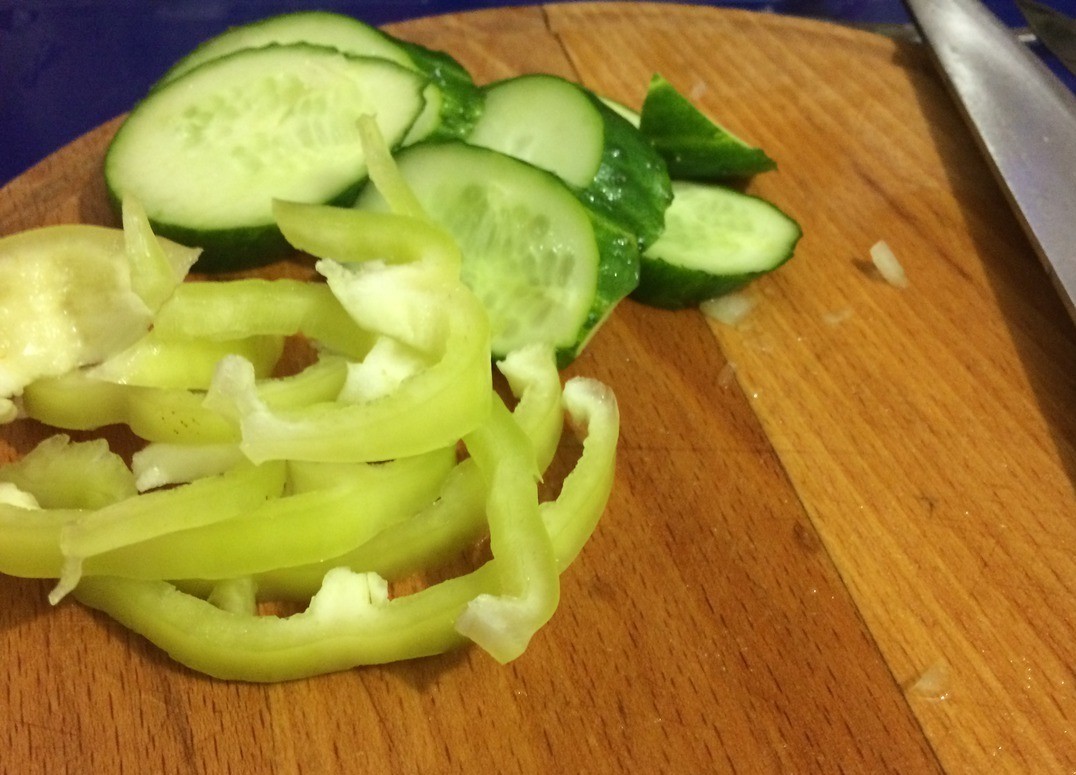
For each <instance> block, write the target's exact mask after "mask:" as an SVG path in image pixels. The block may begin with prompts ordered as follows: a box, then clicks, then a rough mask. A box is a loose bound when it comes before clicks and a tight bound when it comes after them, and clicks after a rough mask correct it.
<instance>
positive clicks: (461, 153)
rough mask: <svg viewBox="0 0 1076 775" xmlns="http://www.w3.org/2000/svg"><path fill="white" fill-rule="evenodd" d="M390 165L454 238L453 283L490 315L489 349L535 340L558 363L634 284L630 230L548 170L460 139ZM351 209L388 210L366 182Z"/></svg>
mask: <svg viewBox="0 0 1076 775" xmlns="http://www.w3.org/2000/svg"><path fill="white" fill-rule="evenodd" d="M396 162H397V164H398V167H399V170H400V174H401V175H402V176H403V178H404V179H405V180H406V182H407V184H408V185H409V186H410V187H411V188H412V190H413V191H414V193H415V195H416V197H417V198H418V200H419V202H420V203H421V205H422V207H423V208H424V209H425V210H426V212H427V214H428V215H429V216H430V217H431V218H432V219H433V220H434V221H436V222H437V223H439V224H441V225H442V226H443V227H444V228H445V229H447V230H448V231H449V232H450V233H451V234H452V235H453V236H454V237H455V238H456V240H457V241H458V242H459V244H460V247H461V249H462V252H463V267H462V272H461V275H462V278H463V281H464V282H465V283H466V284H467V285H468V286H469V287H470V288H471V290H472V291H474V293H475V295H477V296H478V298H479V299H480V300H481V301H482V303H483V305H484V306H485V308H486V311H487V312H488V313H489V316H490V323H491V328H492V336H493V342H492V348H493V355H494V356H496V357H503V356H505V355H507V354H508V353H509V352H511V351H512V350H515V349H517V348H519V347H521V346H522V345H524V344H530V343H534V342H541V343H545V344H548V345H551V346H553V347H554V348H556V350H557V353H558V362H559V364H560V365H561V366H564V365H567V363H569V362H570V361H571V360H572V359H573V358H574V357H575V356H576V355H577V354H578V353H579V351H580V350H581V349H582V347H583V346H584V345H585V343H586V342H587V340H588V339H589V337H590V336H591V335H592V334H593V333H594V331H595V330H596V329H597V327H598V326H599V324H600V323H601V322H602V321H603V320H604V319H605V317H606V315H607V314H608V313H609V312H610V311H611V310H612V308H613V307H614V306H615V304H616V303H617V302H619V301H620V300H621V299H622V298H624V297H625V296H626V295H627V294H628V293H629V292H630V291H631V289H632V288H634V287H635V285H636V283H637V281H638V253H637V248H636V243H635V239H634V237H633V236H632V235H631V234H629V233H627V232H624V231H621V230H619V229H616V228H615V227H612V226H610V225H609V224H608V223H606V222H604V221H603V220H602V219H600V218H597V217H595V216H594V214H593V213H592V212H591V211H590V210H589V209H588V208H587V207H586V206H585V205H584V204H583V203H582V202H580V200H579V199H578V197H577V196H576V195H575V194H574V193H573V192H572V191H571V189H570V188H569V187H568V186H567V184H565V183H564V182H563V181H562V180H560V179H559V178H557V177H556V176H555V175H552V174H551V173H549V172H547V171H545V170H542V169H539V168H538V167H535V166H533V165H531V164H528V163H526V162H524V161H521V160H518V159H515V158H513V157H510V156H507V155H505V154H502V153H499V152H497V151H493V150H490V149H486V148H480V147H477V146H472V145H468V144H465V143H462V142H441V143H421V144H419V145H415V146H412V147H410V148H406V149H404V150H403V151H401V152H400V153H399V154H397V156H396ZM356 206H357V207H359V208H362V209H369V210H378V211H384V210H387V209H388V206H387V204H386V202H385V201H384V199H383V198H382V197H381V195H380V193H379V192H378V191H377V190H376V189H375V188H374V187H372V186H369V187H367V189H366V190H364V191H363V194H362V195H361V196H360V197H359V200H358V202H357V203H356Z"/></svg>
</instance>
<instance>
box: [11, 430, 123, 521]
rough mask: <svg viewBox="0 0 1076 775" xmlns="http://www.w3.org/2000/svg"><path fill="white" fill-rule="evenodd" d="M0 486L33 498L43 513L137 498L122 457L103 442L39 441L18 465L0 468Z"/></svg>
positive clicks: (56, 438) (62, 437)
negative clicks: (2, 483)
mask: <svg viewBox="0 0 1076 775" xmlns="http://www.w3.org/2000/svg"><path fill="white" fill-rule="evenodd" d="M0 482H10V483H12V484H14V485H15V486H16V487H18V488H19V489H20V490H22V491H23V492H27V493H30V494H31V495H33V496H34V499H35V501H36V502H37V504H38V505H39V506H40V507H41V508H43V509H53V508H63V509H97V508H101V507H102V506H107V505H108V504H110V503H115V502H116V501H119V500H123V499H124V498H130V497H132V496H134V495H136V494H137V490H136V488H135V479H134V477H133V476H132V475H131V471H130V469H128V468H127V464H126V463H124V462H123V458H121V457H120V456H119V455H117V454H116V453H115V452H112V451H111V450H110V449H109V447H108V442H107V441H105V440H104V439H95V440H93V441H77V442H73V441H71V439H70V437H68V436H66V435H64V434H56V435H53V436H49V437H48V438H46V439H44V440H43V441H42V442H41V443H40V444H38V445H37V446H36V447H34V448H33V449H32V450H30V451H29V452H27V453H26V454H25V455H23V456H22V457H21V458H19V459H18V460H16V461H14V462H12V463H8V464H7V465H4V466H0Z"/></svg>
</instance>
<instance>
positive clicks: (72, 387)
mask: <svg viewBox="0 0 1076 775" xmlns="http://www.w3.org/2000/svg"><path fill="white" fill-rule="evenodd" d="M251 370H252V374H253V368H252V367H251ZM346 379H347V365H346V363H345V361H344V360H342V359H341V358H339V357H323V358H321V359H320V360H318V361H317V362H315V363H314V364H312V365H310V366H308V367H307V368H306V369H304V370H303V371H301V372H300V373H298V374H295V375H293V376H290V377H284V378H279V379H269V380H263V381H261V382H259V383H258V384H257V386H256V388H255V389H256V390H257V392H258V396H259V398H260V400H262V401H264V403H265V404H266V406H268V407H271V408H275V407H286V406H296V405H303V404H313V403H318V402H321V401H331V400H332V399H333V397H335V396H336V395H338V394H339V393H340V390H341V389H342V388H343V386H344V383H345V381H346ZM204 401H205V394H204V393H201V392H198V391H190V390H179V389H171V388H153V387H141V386H137V385H120V384H118V383H115V382H104V381H101V380H95V379H91V378H90V377H88V376H86V374H85V373H84V372H81V371H75V372H70V373H68V374H66V375H64V376H62V377H53V378H49V379H40V380H37V381H36V382H33V383H31V384H30V385H28V386H27V387H26V390H25V391H24V393H23V407H24V410H25V412H26V414H27V416H28V417H31V418H33V419H35V420H38V421H40V422H43V423H46V424H47V425H51V426H53V427H56V428H65V429H68V430H93V429H95V428H101V427H104V426H106V425H115V424H124V425H127V426H129V427H130V429H131V430H132V431H133V432H134V433H135V434H136V435H137V436H139V437H140V438H143V439H145V440H147V441H151V442H171V443H180V444H195V443H200V444H216V443H238V442H239V439H240V436H239V426H238V423H237V422H236V421H235V420H234V419H230V418H228V417H226V416H224V415H222V414H220V413H218V412H215V411H212V410H211V409H208V408H206V407H205V406H204Z"/></svg>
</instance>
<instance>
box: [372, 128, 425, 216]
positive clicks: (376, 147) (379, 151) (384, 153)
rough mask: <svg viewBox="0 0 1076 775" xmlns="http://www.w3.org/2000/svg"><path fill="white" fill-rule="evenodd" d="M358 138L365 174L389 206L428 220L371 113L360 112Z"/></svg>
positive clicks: (393, 209) (399, 211) (394, 210)
mask: <svg viewBox="0 0 1076 775" xmlns="http://www.w3.org/2000/svg"><path fill="white" fill-rule="evenodd" d="M359 138H360V140H361V141H362V151H363V156H365V157H366V171H367V174H368V175H369V176H370V180H371V181H372V182H373V184H374V185H375V186H377V190H378V191H380V192H381V196H383V197H384V198H385V201H386V202H388V205H389V208H390V209H391V210H392V211H393V212H395V213H400V214H401V215H411V216H414V217H415V218H422V219H425V220H427V221H428V220H429V218H428V216H427V215H426V212H425V210H424V209H423V207H422V203H421V202H419V201H418V197H417V196H415V192H414V191H412V190H411V187H410V186H409V185H407V181H406V180H404V177H403V175H401V174H400V169H399V167H397V166H396V160H395V159H393V158H392V151H391V149H390V148H389V146H388V143H386V142H385V137H384V135H382V134H381V127H379V126H378V125H377V120H376V119H375V118H374V116H371V115H369V114H366V115H363V116H359Z"/></svg>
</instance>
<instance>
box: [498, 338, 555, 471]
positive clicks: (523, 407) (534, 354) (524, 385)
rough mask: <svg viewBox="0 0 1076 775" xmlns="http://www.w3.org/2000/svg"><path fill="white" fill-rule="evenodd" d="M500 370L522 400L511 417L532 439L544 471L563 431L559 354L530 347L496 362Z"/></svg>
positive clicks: (547, 346)
mask: <svg viewBox="0 0 1076 775" xmlns="http://www.w3.org/2000/svg"><path fill="white" fill-rule="evenodd" d="M497 369H498V370H499V371H500V372H501V374H503V375H504V376H505V377H506V378H507V379H508V386H509V388H510V389H511V390H512V394H513V395H514V396H516V398H518V399H519V402H518V404H517V405H516V407H515V409H513V410H512V416H513V417H514V418H515V420H516V423H517V424H518V425H519V427H520V428H521V429H522V430H523V432H524V433H525V434H527V438H529V439H530V440H531V445H532V446H533V447H534V455H535V463H536V464H537V467H538V470H539V471H545V470H546V468H548V467H549V464H550V462H551V461H552V460H553V456H554V455H556V453H557V445H558V444H560V435H561V431H562V430H563V429H564V410H563V409H562V408H561V403H560V395H561V385H560V372H559V371H558V370H557V357H556V353H555V351H554V350H553V348H552V347H550V346H549V345H544V344H531V345H527V346H525V347H522V348H520V349H519V350H515V351H513V352H510V353H509V354H508V355H507V356H506V357H505V358H504V359H503V360H501V361H499V362H498V363H497Z"/></svg>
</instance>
